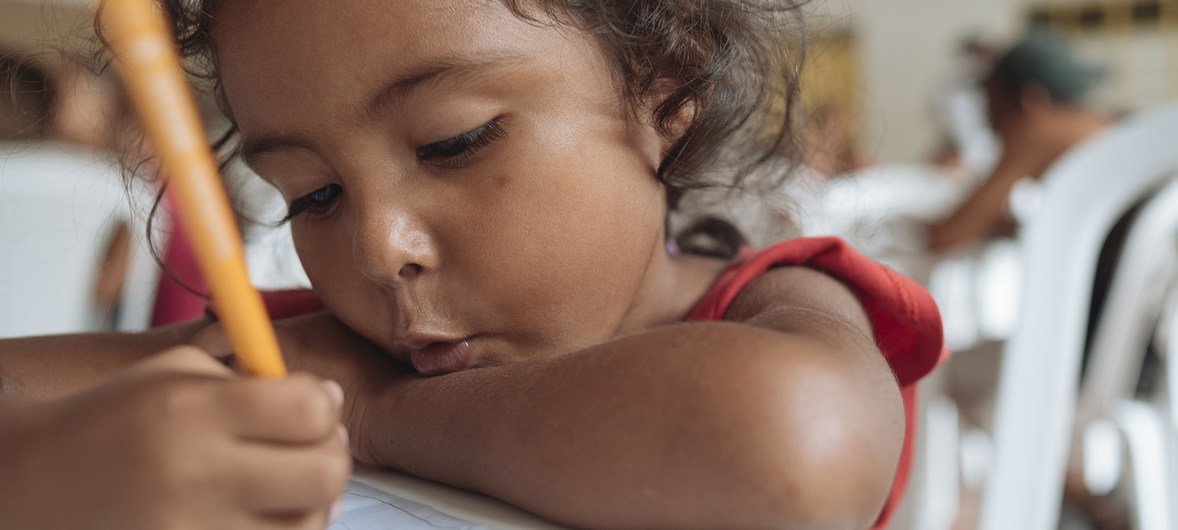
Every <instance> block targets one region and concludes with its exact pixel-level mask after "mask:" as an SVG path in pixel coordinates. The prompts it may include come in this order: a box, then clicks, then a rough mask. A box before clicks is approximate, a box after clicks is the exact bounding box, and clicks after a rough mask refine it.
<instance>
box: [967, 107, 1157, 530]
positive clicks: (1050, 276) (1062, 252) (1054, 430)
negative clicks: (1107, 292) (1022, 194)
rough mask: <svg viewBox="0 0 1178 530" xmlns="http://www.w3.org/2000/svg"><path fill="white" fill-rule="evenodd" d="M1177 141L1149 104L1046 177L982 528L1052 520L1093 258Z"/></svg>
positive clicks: (1002, 393) (1006, 371)
mask: <svg viewBox="0 0 1178 530" xmlns="http://www.w3.org/2000/svg"><path fill="white" fill-rule="evenodd" d="M1176 138H1178V105H1171V106H1167V107H1163V108H1159V109H1155V110H1152V111H1149V112H1146V113H1142V114H1141V115H1139V116H1137V117H1135V118H1132V119H1130V120H1129V121H1127V122H1125V123H1124V124H1122V125H1120V126H1119V127H1117V128H1116V129H1114V130H1112V131H1110V132H1108V133H1106V134H1104V135H1102V136H1100V137H1099V138H1096V139H1094V140H1092V141H1090V142H1087V143H1085V144H1084V145H1081V146H1079V147H1077V148H1076V149H1073V150H1072V152H1070V153H1068V155H1066V156H1065V157H1064V158H1063V159H1062V160H1060V161H1059V162H1058V163H1056V164H1055V166H1053V167H1052V168H1051V170H1050V171H1048V173H1047V174H1046V175H1045V176H1044V183H1043V196H1042V203H1041V205H1040V209H1039V210H1038V212H1037V213H1036V214H1035V215H1034V216H1033V217H1032V218H1030V219H1028V220H1027V221H1026V222H1025V224H1024V228H1023V230H1022V231H1021V233H1020V234H1019V241H1020V244H1021V245H1022V252H1023V256H1024V263H1023V270H1024V271H1025V272H1024V275H1023V286H1024V289H1023V298H1022V302H1021V310H1020V314H1021V323H1020V326H1019V327H1018V328H1017V329H1016V330H1014V334H1013V335H1012V337H1011V338H1010V340H1009V341H1008V342H1007V345H1006V348H1005V351H1004V360H1003V366H1002V372H1001V376H1000V379H999V388H998V396H997V402H996V410H995V418H994V429H995V458H996V466H995V469H994V472H993V474H992V475H991V477H990V480H989V481H988V483H987V485H986V491H985V498H984V500H983V505H982V514H981V528H982V529H983V530H1007V529H1011V528H1018V529H1021V530H1047V529H1051V528H1055V526H1056V524H1057V519H1058V516H1059V502H1060V499H1061V495H1062V490H1063V477H1064V470H1065V467H1066V460H1067V455H1068V450H1069V447H1070V445H1071V444H1070V440H1071V432H1072V426H1073V423H1072V422H1073V418H1074V413H1075V406H1076V396H1077V386H1078V381H1079V375H1080V364H1081V358H1082V356H1083V348H1084V339H1085V335H1086V327H1087V319H1088V309H1089V303H1090V301H1091V296H1092V285H1093V281H1094V279H1095V272H1096V261H1097V257H1098V255H1099V253H1100V249H1101V247H1102V245H1103V244H1104V241H1105V238H1106V236H1107V235H1108V232H1109V230H1110V229H1111V228H1112V226H1113V225H1114V224H1115V223H1116V221H1117V220H1118V219H1120V218H1121V216H1122V215H1123V214H1124V213H1125V212H1126V211H1127V210H1128V208H1129V207H1130V206H1131V205H1133V204H1134V203H1135V202H1136V201H1138V200H1140V199H1141V198H1142V197H1143V196H1144V195H1146V194H1147V193H1148V192H1149V191H1151V190H1154V189H1156V188H1157V187H1158V186H1159V185H1160V184H1161V183H1163V182H1165V181H1166V179H1169V178H1171V175H1173V174H1174V172H1175V171H1176V170H1178V149H1176V148H1174V146H1173V144H1174V142H1175V139H1176Z"/></svg>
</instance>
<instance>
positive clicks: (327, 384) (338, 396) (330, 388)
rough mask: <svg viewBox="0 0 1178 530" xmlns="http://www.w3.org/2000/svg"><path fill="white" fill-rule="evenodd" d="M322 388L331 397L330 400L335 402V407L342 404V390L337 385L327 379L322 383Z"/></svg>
mask: <svg viewBox="0 0 1178 530" xmlns="http://www.w3.org/2000/svg"><path fill="white" fill-rule="evenodd" d="M323 387H324V388H326V389H327V393H328V394H330V395H331V400H332V401H335V404H336V406H341V405H343V404H344V389H343V387H341V386H339V383H336V382H335V381H332V380H330V379H328V380H327V381H324V382H323Z"/></svg>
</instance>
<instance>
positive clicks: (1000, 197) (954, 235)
mask: <svg viewBox="0 0 1178 530" xmlns="http://www.w3.org/2000/svg"><path fill="white" fill-rule="evenodd" d="M1030 168H1031V164H1030V163H1028V162H1024V161H1022V160H1021V159H1013V158H1004V159H1003V160H1002V161H1001V162H1000V163H999V165H998V167H997V168H995V170H994V173H993V174H991V175H990V177H989V178H988V179H987V180H986V182H984V183H983V184H982V185H981V186H980V187H979V188H978V189H977V190H975V191H974V192H973V193H972V194H971V195H970V197H969V198H967V199H966V200H965V202H963V203H962V204H961V206H959V207H958V208H957V209H956V210H955V211H954V212H953V213H952V214H951V215H950V216H949V217H947V218H945V219H943V220H941V221H939V222H936V223H933V224H932V225H930V226H929V227H928V248H929V250H933V251H937V252H940V251H945V250H949V249H951V248H953V247H955V246H958V245H961V244H964V243H969V242H971V241H977V240H982V239H986V238H989V237H991V236H993V235H996V234H999V233H1002V232H1004V231H1007V230H1009V227H1010V221H1009V216H1008V215H1007V210H1008V205H1009V202H1010V194H1011V191H1012V190H1013V189H1014V186H1015V184H1016V183H1017V182H1018V181H1019V180H1020V179H1022V178H1024V177H1027V176H1030V171H1031V169H1030Z"/></svg>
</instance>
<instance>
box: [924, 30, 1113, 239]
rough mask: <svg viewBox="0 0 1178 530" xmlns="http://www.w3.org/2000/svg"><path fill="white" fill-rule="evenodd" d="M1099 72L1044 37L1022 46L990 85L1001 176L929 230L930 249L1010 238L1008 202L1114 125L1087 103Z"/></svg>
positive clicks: (993, 74)
mask: <svg viewBox="0 0 1178 530" xmlns="http://www.w3.org/2000/svg"><path fill="white" fill-rule="evenodd" d="M1100 78H1101V74H1100V72H1099V71H1098V70H1097V69H1096V68H1094V67H1092V66H1091V65H1088V64H1085V63H1084V62H1082V61H1081V60H1080V59H1079V58H1078V57H1076V56H1075V55H1073V54H1072V53H1071V51H1070V50H1068V49H1067V47H1066V46H1064V44H1063V43H1061V42H1059V41H1057V40H1054V39H1052V38H1050V37H1047V36H1045V35H1033V36H1031V37H1028V38H1027V39H1026V40H1024V41H1022V42H1020V43H1019V44H1017V45H1016V46H1014V48H1012V49H1011V50H1010V51H1009V52H1007V54H1006V55H1005V56H1004V57H1003V58H1002V59H1001V60H999V61H998V64H997V65H996V66H995V67H994V70H993V71H992V72H991V74H990V76H989V77H988V78H987V79H986V81H985V83H984V86H985V89H986V98H987V101H988V104H989V109H990V110H989V112H990V124H991V126H992V127H993V129H994V131H995V132H996V133H997V134H998V136H999V138H1000V140H1001V142H1002V157H1001V159H1000V160H999V162H998V165H997V167H996V168H995V169H994V172H993V173H992V174H990V176H989V177H988V178H987V179H986V180H985V181H984V182H983V183H982V185H981V186H979V187H978V188H977V190H975V191H974V192H973V193H972V194H971V195H970V196H969V197H968V198H967V199H966V200H965V201H964V202H963V203H962V204H961V206H959V207H958V208H957V210H956V211H955V212H953V213H952V214H951V215H950V216H948V217H947V218H945V219H943V220H941V221H939V222H936V223H933V224H932V225H930V226H929V227H928V234H927V237H928V240H927V241H928V242H927V244H928V248H929V250H932V251H937V252H940V251H945V250H949V249H952V248H954V247H956V246H958V245H961V244H964V243H969V242H973V241H978V240H984V239H988V238H991V237H994V236H998V235H1003V234H1008V233H1010V232H1011V231H1012V230H1013V228H1014V222H1013V220H1012V219H1011V218H1010V216H1009V215H1008V212H1007V203H1008V200H1009V197H1010V193H1011V190H1012V189H1013V188H1014V186H1015V183H1017V182H1018V181H1019V180H1021V179H1023V178H1024V177H1028V176H1029V177H1032V178H1039V177H1040V176H1042V175H1043V173H1044V172H1046V171H1047V169H1048V168H1049V167H1051V165H1052V164H1054V163H1055V162H1056V161H1057V160H1058V159H1059V158H1060V157H1061V156H1063V155H1064V154H1065V153H1067V152H1068V151H1070V150H1071V149H1072V148H1074V147H1076V146H1077V145H1079V144H1081V143H1083V142H1084V141H1085V140H1088V139H1090V138H1092V137H1094V136H1096V135H1098V134H1100V133H1101V132H1103V131H1104V130H1106V129H1107V128H1108V127H1110V126H1111V125H1112V123H1113V118H1112V117H1111V116H1109V115H1108V114H1106V113H1104V112H1102V111H1100V110H1097V109H1095V108H1093V107H1091V106H1089V105H1087V104H1086V103H1085V98H1086V97H1087V96H1088V94H1089V93H1091V91H1092V89H1093V88H1095V87H1096V85H1097V83H1098V82H1099V80H1100Z"/></svg>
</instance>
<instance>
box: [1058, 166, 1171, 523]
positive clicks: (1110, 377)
mask: <svg viewBox="0 0 1178 530" xmlns="http://www.w3.org/2000/svg"><path fill="white" fill-rule="evenodd" d="M1176 273H1178V180H1174V181H1171V182H1170V183H1169V184H1167V185H1166V187H1165V188H1163V189H1162V190H1161V191H1159V192H1158V193H1157V194H1156V195H1155V196H1153V197H1151V198H1150V199H1149V200H1148V201H1147V202H1145V204H1144V205H1143V207H1142V209H1141V211H1140V212H1139V214H1138V215H1137V216H1136V217H1135V218H1134V219H1133V221H1132V223H1131V224H1130V225H1129V228H1128V231H1127V233H1126V237H1125V241H1124V245H1123V247H1122V250H1121V253H1120V256H1119V259H1118V260H1117V267H1116V272H1115V274H1114V276H1113V278H1112V280H1111V282H1110V285H1109V290H1108V295H1107V296H1106V298H1105V303H1104V311H1103V312H1102V316H1101V318H1100V320H1099V321H1098V322H1096V323H1095V324H1094V326H1095V329H1094V333H1093V335H1092V337H1093V339H1092V344H1091V346H1090V349H1089V369H1088V371H1087V374H1086V376H1085V378H1084V381H1083V384H1082V385H1081V387H1080V398H1079V408H1078V410H1077V421H1076V432H1077V433H1078V434H1079V435H1080V436H1078V437H1077V439H1076V448H1075V449H1073V451H1072V454H1073V457H1075V456H1076V455H1085V456H1088V457H1089V458H1084V459H1082V460H1081V459H1076V460H1073V462H1081V463H1082V464H1083V466H1082V469H1083V470H1084V472H1085V481H1086V482H1089V483H1104V484H1105V486H1106V489H1107V487H1111V486H1112V485H1115V484H1116V482H1117V479H1118V478H1119V477H1116V476H1109V477H1097V478H1098V480H1093V478H1094V477H1091V476H1090V474H1089V471H1090V470H1092V469H1099V468H1101V467H1107V468H1108V469H1109V470H1111V471H1114V472H1115V471H1116V467H1117V466H1116V465H1115V461H1114V459H1115V458H1116V456H1117V455H1119V454H1120V453H1122V450H1121V449H1120V448H1115V449H1113V450H1111V451H1105V452H1104V454H1101V452H1100V451H1097V450H1094V448H1089V447H1086V446H1085V441H1086V440H1089V439H1091V437H1089V436H1086V435H1085V433H1086V432H1088V429H1089V426H1090V425H1092V424H1093V423H1096V422H1108V423H1111V424H1112V425H1114V426H1116V427H1117V429H1118V431H1119V433H1120V434H1121V435H1122V436H1121V437H1123V438H1124V440H1125V447H1124V449H1125V450H1126V451H1124V452H1126V453H1127V456H1128V458H1129V464H1130V469H1129V471H1130V473H1129V478H1130V479H1131V481H1130V484H1129V485H1130V486H1131V489H1132V492H1133V496H1132V500H1133V502H1132V503H1131V506H1132V508H1133V511H1134V520H1136V521H1137V523H1138V527H1139V528H1141V529H1142V530H1171V529H1172V528H1173V526H1172V524H1171V520H1170V514H1169V511H1170V509H1169V507H1168V503H1169V500H1168V499H1167V495H1168V492H1169V491H1170V490H1171V489H1172V488H1174V487H1176V486H1178V484H1176V483H1175V482H1174V477H1172V476H1169V472H1168V468H1169V464H1168V462H1169V461H1170V460H1171V459H1172V458H1174V455H1173V454H1172V453H1171V452H1170V451H1169V450H1168V447H1167V444H1168V436H1167V432H1166V423H1167V418H1166V413H1165V410H1164V406H1163V407H1159V406H1157V405H1158V404H1155V403H1152V402H1150V401H1148V400H1147V401H1140V400H1137V399H1135V397H1134V391H1135V387H1136V383H1137V380H1138V377H1139V374H1140V372H1141V366H1142V363H1143V362H1144V360H1145V352H1146V350H1147V349H1148V347H1149V343H1150V339H1151V337H1152V336H1153V334H1154V330H1155V327H1156V325H1157V322H1158V321H1159V319H1160V318H1161V316H1162V314H1163V313H1164V303H1165V301H1166V294H1167V293H1166V289H1165V288H1164V287H1165V286H1168V285H1170V284H1171V283H1172V281H1173V279H1174V277H1175V274H1176ZM1118 439H1119V438H1114V439H1113V440H1114V443H1115V440H1118ZM1094 460H1096V461H1095V462H1094ZM1100 461H1104V462H1109V463H1113V464H1114V465H1112V466H1100V465H1097V464H1098V462H1100ZM1110 479H1111V480H1110Z"/></svg>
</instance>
